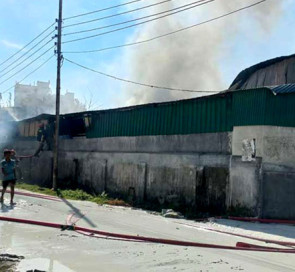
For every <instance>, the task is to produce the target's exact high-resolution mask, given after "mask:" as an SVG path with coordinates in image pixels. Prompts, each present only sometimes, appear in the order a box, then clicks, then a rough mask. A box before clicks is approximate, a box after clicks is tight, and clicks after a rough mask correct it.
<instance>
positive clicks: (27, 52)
mask: <svg viewBox="0 0 295 272" xmlns="http://www.w3.org/2000/svg"><path fill="white" fill-rule="evenodd" d="M53 32H55V30H53V31H51V32H50V33H49V34H48V35H46V36H45V37H44V38H43V39H42V40H41V41H39V42H38V43H37V44H35V45H34V46H33V47H31V48H30V49H29V50H27V51H25V53H24V54H22V55H21V56H20V57H18V58H17V59H16V60H14V61H13V62H11V63H10V64H9V65H7V66H6V67H4V68H3V69H2V70H1V71H0V73H2V72H3V71H5V70H7V69H8V68H9V67H11V66H12V65H13V64H15V63H17V62H18V61H19V60H21V59H22V58H23V57H25V56H26V55H27V54H29V53H30V52H31V51H32V50H33V49H35V48H36V47H37V46H38V45H40V44H41V43H42V42H43V41H45V40H46V39H47V38H48V37H49V36H50V35H52V34H53ZM54 38H55V37H51V39H50V41H52V40H53V39H54ZM47 44H48V43H46V44H45V45H47ZM45 45H44V46H45Z"/></svg>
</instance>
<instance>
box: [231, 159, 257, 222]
mask: <svg viewBox="0 0 295 272" xmlns="http://www.w3.org/2000/svg"><path fill="white" fill-rule="evenodd" d="M229 171H230V178H229V192H228V198H227V207H228V208H231V207H241V208H247V209H249V210H250V211H252V214H253V215H255V216H259V215H260V214H261V201H262V199H261V197H262V188H261V183H262V159H261V158H256V161H253V162H244V161H242V157H240V156H232V157H231V160H230V168H229Z"/></svg>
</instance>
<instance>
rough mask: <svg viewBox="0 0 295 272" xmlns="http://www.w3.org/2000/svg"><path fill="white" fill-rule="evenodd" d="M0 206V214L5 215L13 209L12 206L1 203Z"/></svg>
mask: <svg viewBox="0 0 295 272" xmlns="http://www.w3.org/2000/svg"><path fill="white" fill-rule="evenodd" d="M0 205H1V208H0V212H1V213H7V212H9V211H11V210H13V209H14V205H6V204H4V203H1V204H0Z"/></svg>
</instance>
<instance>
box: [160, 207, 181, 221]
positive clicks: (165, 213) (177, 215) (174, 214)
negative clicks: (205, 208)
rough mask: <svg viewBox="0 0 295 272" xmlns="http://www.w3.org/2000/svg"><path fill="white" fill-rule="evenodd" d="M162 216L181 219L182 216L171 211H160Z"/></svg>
mask: <svg viewBox="0 0 295 272" xmlns="http://www.w3.org/2000/svg"><path fill="white" fill-rule="evenodd" d="M162 216H164V217H166V218H176V219H183V218H184V216H183V215H182V214H181V213H180V212H175V211H174V210H172V209H162Z"/></svg>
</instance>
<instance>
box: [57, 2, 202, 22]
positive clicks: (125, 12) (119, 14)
mask: <svg viewBox="0 0 295 272" xmlns="http://www.w3.org/2000/svg"><path fill="white" fill-rule="evenodd" d="M171 1H173V0H165V1H162V2H159V3H155V4H151V5H147V6H143V7H140V8H136V9H132V10H128V11H124V12H121V13H115V14H112V15H108V16H104V17H100V18H96V19H92V20H88V21H83V22H79V23H75V24H71V25H66V26H64V27H63V28H68V27H72V26H77V25H83V24H88V23H92V22H97V21H101V20H105V19H109V18H113V17H117V16H121V15H124V14H128V13H132V12H135V11H139V10H143V9H146V8H150V7H154V6H157V5H161V4H164V3H167V2H171ZM203 1H205V0H203Z"/></svg>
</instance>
